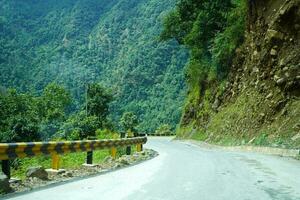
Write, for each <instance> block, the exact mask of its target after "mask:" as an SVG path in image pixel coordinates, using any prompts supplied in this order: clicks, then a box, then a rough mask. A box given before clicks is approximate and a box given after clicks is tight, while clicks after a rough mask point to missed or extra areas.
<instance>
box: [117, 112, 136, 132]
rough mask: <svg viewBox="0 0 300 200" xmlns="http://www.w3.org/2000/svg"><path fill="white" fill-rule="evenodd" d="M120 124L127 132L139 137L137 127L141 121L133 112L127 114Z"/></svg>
mask: <svg viewBox="0 0 300 200" xmlns="http://www.w3.org/2000/svg"><path fill="white" fill-rule="evenodd" d="M120 123H121V125H122V126H123V128H124V130H125V131H126V132H133V133H134V136H136V135H137V130H136V126H137V125H138V123H139V121H138V118H137V116H136V115H135V114H134V113H133V112H125V113H124V114H123V116H122V118H121V121H120Z"/></svg>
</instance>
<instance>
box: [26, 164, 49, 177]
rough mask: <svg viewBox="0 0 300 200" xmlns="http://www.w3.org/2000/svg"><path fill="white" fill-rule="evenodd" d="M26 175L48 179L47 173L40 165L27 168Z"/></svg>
mask: <svg viewBox="0 0 300 200" xmlns="http://www.w3.org/2000/svg"><path fill="white" fill-rule="evenodd" d="M26 176H27V177H31V178H34V177H35V178H39V179H42V180H47V179H48V173H47V172H46V170H45V169H44V168H43V167H41V166H38V167H31V168H29V169H28V170H27V172H26Z"/></svg>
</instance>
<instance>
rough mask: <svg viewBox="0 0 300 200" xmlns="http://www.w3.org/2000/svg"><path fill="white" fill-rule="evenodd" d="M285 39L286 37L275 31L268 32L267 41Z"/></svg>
mask: <svg viewBox="0 0 300 200" xmlns="http://www.w3.org/2000/svg"><path fill="white" fill-rule="evenodd" d="M283 38H284V35H283V34H282V33H281V32H279V31H276V30H273V29H269V30H268V31H267V34H266V37H265V39H266V40H267V41H272V40H283Z"/></svg>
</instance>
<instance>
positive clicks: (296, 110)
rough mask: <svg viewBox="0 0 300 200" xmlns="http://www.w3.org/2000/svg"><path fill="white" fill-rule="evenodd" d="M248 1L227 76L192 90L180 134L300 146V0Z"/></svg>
mask: <svg viewBox="0 0 300 200" xmlns="http://www.w3.org/2000/svg"><path fill="white" fill-rule="evenodd" d="M247 4H248V5H247V6H248V10H247V13H248V20H247V27H246V31H245V36H244V38H245V39H244V42H243V44H242V45H241V46H240V47H239V48H237V49H236V50H235V56H234V59H233V64H231V65H230V66H231V67H230V70H229V74H228V76H226V78H225V79H223V80H224V81H219V82H216V81H210V80H209V79H206V80H205V81H202V82H198V84H199V88H200V89H201V91H200V92H199V93H197V94H198V95H195V93H194V92H193V91H191V89H190V92H189V97H190V99H188V100H187V105H186V108H185V112H184V114H183V117H182V121H181V128H180V131H179V134H180V136H181V137H187V138H194V139H200V140H205V141H209V142H215V143H221V144H228V145H232V144H246V143H248V144H256V145H272V146H280V147H294V148H300V100H299V98H300V57H299V55H300V1H299V0H286V1H282V0H275V1H274V0H252V1H247ZM220 82H221V83H220Z"/></svg>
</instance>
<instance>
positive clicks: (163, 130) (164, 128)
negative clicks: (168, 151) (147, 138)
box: [155, 124, 172, 135]
mask: <svg viewBox="0 0 300 200" xmlns="http://www.w3.org/2000/svg"><path fill="white" fill-rule="evenodd" d="M155 134H158V135H172V131H171V127H170V125H168V124H162V125H160V127H158V128H157V129H156V131H155Z"/></svg>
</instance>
